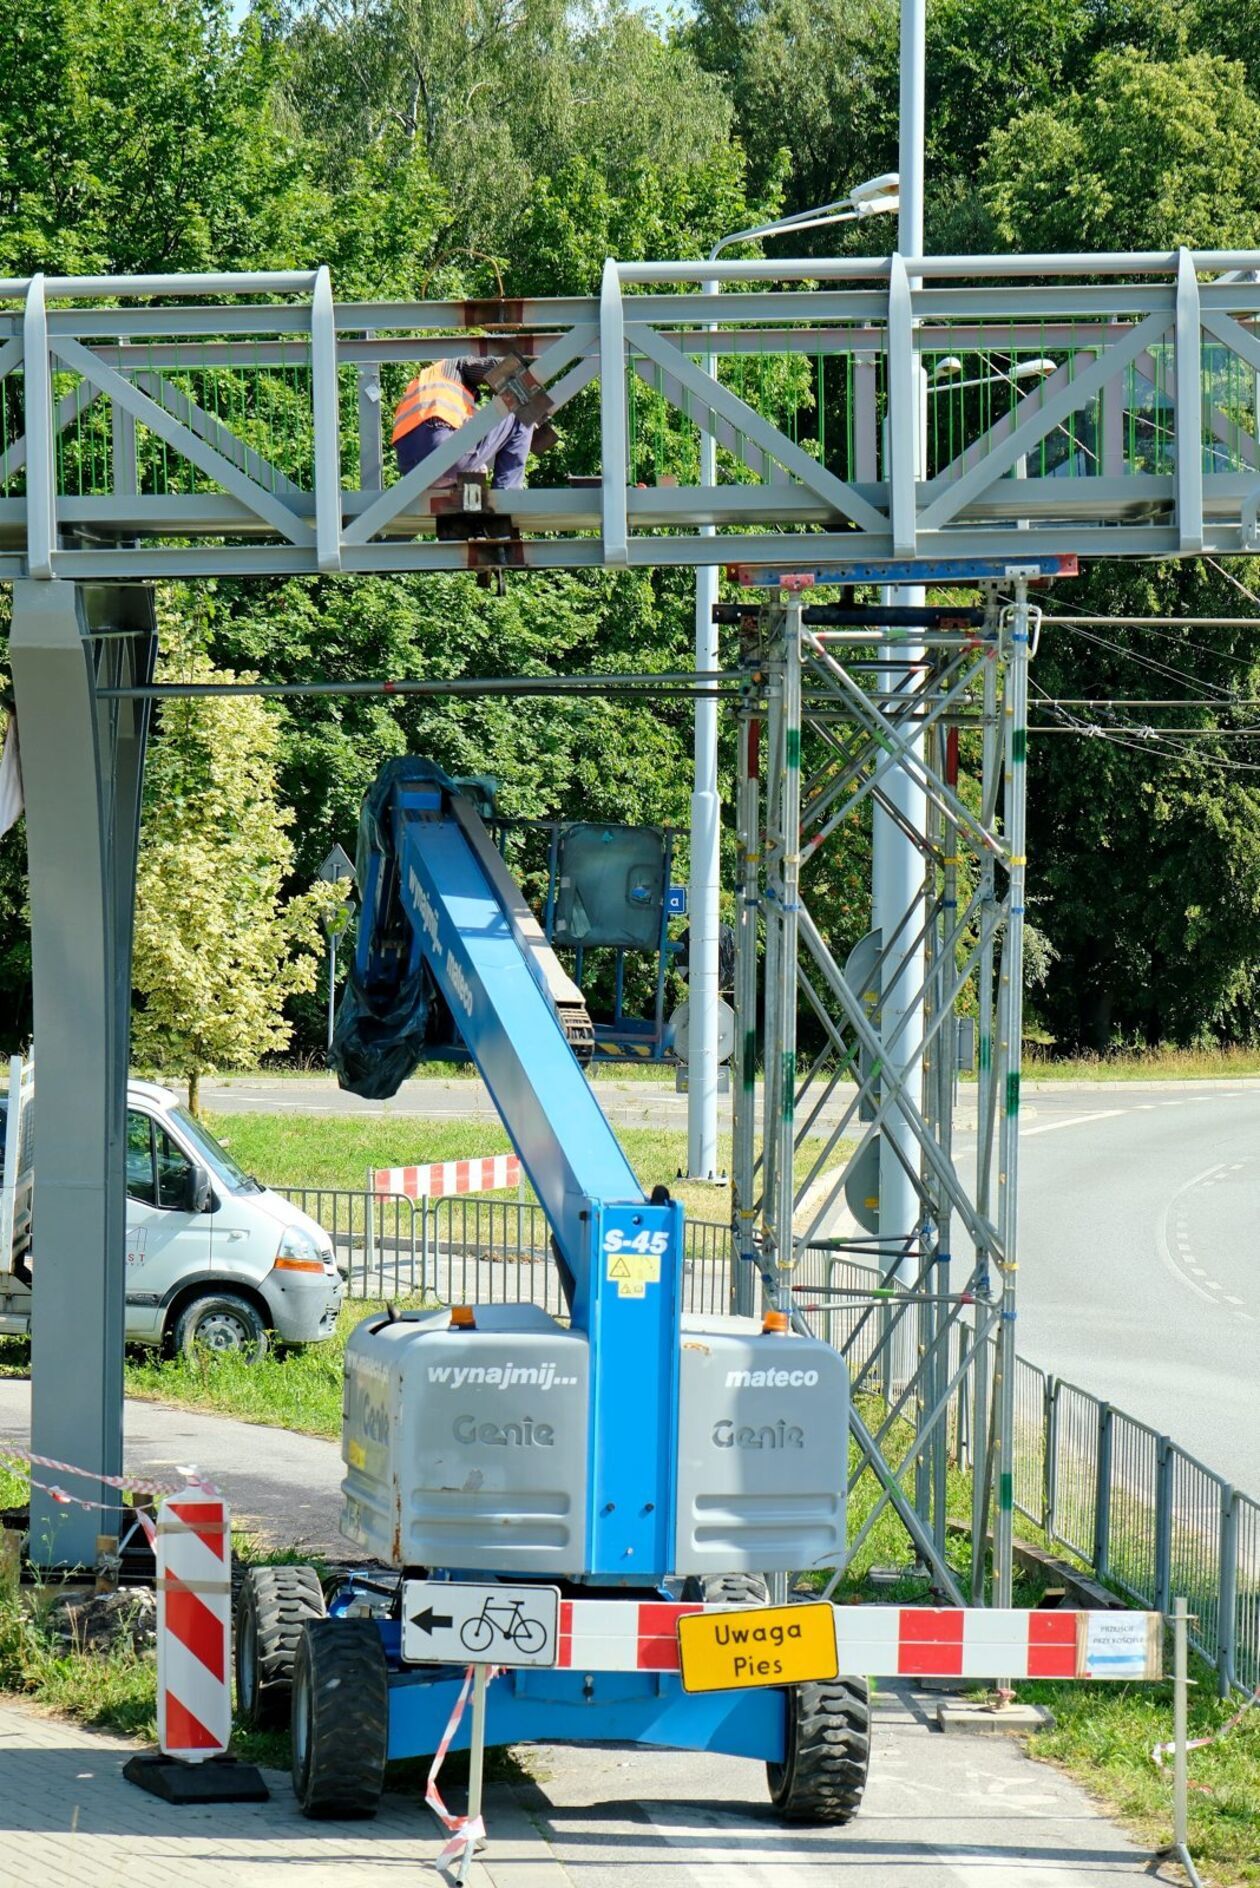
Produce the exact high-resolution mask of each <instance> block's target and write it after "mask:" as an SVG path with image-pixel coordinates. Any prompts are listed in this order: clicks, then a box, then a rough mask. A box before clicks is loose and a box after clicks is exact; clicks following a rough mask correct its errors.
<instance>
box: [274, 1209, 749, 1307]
mask: <svg viewBox="0 0 1260 1888" xmlns="http://www.w3.org/2000/svg"><path fill="white" fill-rule="evenodd" d="M273 1191H274V1192H276V1193H279V1194H282V1195H283V1197H284V1198H285V1199H286V1200H290V1201H291V1202H292V1203H293V1205H294V1206H297V1207H300V1208H301V1210H302V1211H303V1212H304V1213H307V1214H309V1215H310V1217H311V1218H312V1219H314V1220H316V1221H318V1223H319V1224H320V1225H321V1226H322V1227H323V1228H324V1230H325V1231H326V1232H327V1233H328V1235H329V1237H330V1238H331V1239H332V1242H333V1250H334V1252H335V1254H336V1258H337V1263H338V1265H339V1266H340V1268H341V1270H342V1272H343V1273H344V1275H345V1277H346V1281H347V1286H348V1290H349V1295H350V1297H351V1298H361V1299H377V1298H415V1299H419V1300H421V1301H423V1302H427V1303H429V1304H433V1305H448V1304H536V1305H541V1306H542V1308H543V1309H544V1310H546V1311H550V1312H552V1313H553V1314H555V1315H557V1316H558V1315H560V1314H561V1313H562V1312H563V1311H564V1310H565V1304H564V1296H563V1292H562V1290H561V1284H560V1273H559V1270H558V1268H557V1266H556V1265H555V1263H554V1260H553V1257H552V1251H551V1233H550V1230H549V1228H548V1226H547V1221H546V1217H545V1215H544V1213H543V1210H542V1208H541V1206H538V1205H536V1204H534V1203H533V1202H532V1201H528V1200H518V1199H511V1200H507V1199H494V1198H486V1197H484V1196H477V1197H470V1196H469V1195H467V1194H463V1195H458V1194H457V1195H452V1196H450V1197H448V1198H445V1199H436V1200H429V1199H418V1200H416V1199H412V1198H410V1196H408V1195H407V1194H403V1193H371V1192H367V1191H364V1190H362V1189H360V1190H351V1189H347V1188H342V1187H294V1186H280V1187H275V1188H274V1189H273ZM730 1264H731V1233H730V1228H729V1227H728V1226H721V1225H717V1224H714V1223H712V1222H709V1221H706V1220H691V1219H689V1220H688V1221H687V1222H686V1231H685V1248H684V1262H683V1304H684V1308H685V1309H686V1310H687V1311H690V1312H697V1313H712V1312H724V1311H726V1310H727V1309H728V1308H729V1296H730Z"/></svg>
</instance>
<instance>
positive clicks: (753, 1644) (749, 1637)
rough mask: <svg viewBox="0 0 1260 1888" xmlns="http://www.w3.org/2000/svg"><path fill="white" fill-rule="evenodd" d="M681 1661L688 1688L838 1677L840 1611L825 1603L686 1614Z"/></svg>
mask: <svg viewBox="0 0 1260 1888" xmlns="http://www.w3.org/2000/svg"><path fill="white" fill-rule="evenodd" d="M678 1663H679V1667H680V1669H681V1672H682V1684H683V1690H684V1691H739V1690H742V1689H743V1687H744V1686H746V1685H800V1684H804V1683H805V1682H806V1681H807V1680H808V1679H811V1678H835V1677H836V1676H837V1675H838V1673H839V1670H840V1658H839V1654H838V1652H837V1650H836V1616H835V1613H834V1611H833V1610H832V1608H831V1607H830V1606H829V1605H827V1604H826V1603H825V1602H821V1601H818V1602H814V1603H812V1604H811V1603H810V1602H808V1601H807V1602H805V1603H804V1604H802V1605H800V1606H758V1607H756V1608H755V1609H753V1610H752V1611H749V1612H738V1613H726V1612H715V1613H683V1614H681V1615H680V1617H679V1620H678Z"/></svg>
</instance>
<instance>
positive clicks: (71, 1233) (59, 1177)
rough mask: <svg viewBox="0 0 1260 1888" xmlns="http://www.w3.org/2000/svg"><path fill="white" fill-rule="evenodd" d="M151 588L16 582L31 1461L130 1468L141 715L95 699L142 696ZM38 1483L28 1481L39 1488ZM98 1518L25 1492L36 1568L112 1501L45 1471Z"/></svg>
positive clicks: (85, 1539) (152, 637) (86, 1535)
mask: <svg viewBox="0 0 1260 1888" xmlns="http://www.w3.org/2000/svg"><path fill="white" fill-rule="evenodd" d="M156 648H157V636H156V628H155V613H154V602H153V592H152V590H150V589H148V588H145V587H142V586H139V585H136V586H122V585H104V584H100V585H72V584H69V583H64V582H59V581H55V580H54V581H52V582H35V581H30V580H27V581H23V582H18V583H15V584H14V587H13V627H12V633H11V637H10V643H9V649H10V658H11V663H12V670H13V683H14V690H15V694H16V699H17V716H18V725H19V728H20V730H21V737H22V771H23V783H24V787H25V795H26V831H27V848H28V853H29V859H30V898H31V960H32V980H33V985H34V1005H33V1008H34V1019H35V1056H36V1070H35V1142H34V1146H35V1198H34V1247H33V1261H32V1269H33V1273H34V1294H35V1296H34V1314H33V1317H34V1329H33V1338H32V1346H31V1378H32V1383H31V1395H32V1413H31V1430H32V1447H33V1449H34V1450H35V1451H36V1452H37V1453H38V1454H41V1455H47V1456H51V1457H54V1458H55V1459H57V1460H60V1461H66V1462H73V1463H77V1464H83V1465H84V1466H85V1467H88V1468H92V1469H96V1470H98V1471H99V1472H100V1473H101V1474H105V1475H117V1474H119V1473H120V1472H121V1469H122V1414H123V1389H122V1358H123V1328H124V1292H125V1272H126V1262H125V1261H126V1250H125V1241H126V1201H125V1193H126V1167H125V1148H126V1126H127V1092H126V1091H127V1049H128V1039H129V1021H130V1006H131V936H132V905H133V900H134V893H135V871H136V844H137V839H138V835H139V824H140V787H141V780H142V775H143V768H144V745H145V736H146V733H147V724H148V707H147V704H145V703H140V702H131V701H108V702H98V701H97V699H96V688H97V686H98V684H100V685H102V686H107V685H115V686H127V685H136V684H143V683H145V682H147V681H149V680H150V679H151V678H152V671H153V661H154V656H155V653H156ZM38 1472H39V1471H37V1473H38ZM41 1479H43V1480H46V1481H53V1482H55V1483H57V1484H59V1485H60V1486H61V1487H63V1488H64V1489H65V1490H66V1492H67V1493H69V1494H72V1495H76V1496H79V1497H81V1498H82V1499H84V1500H86V1501H89V1502H91V1503H92V1504H93V1505H92V1506H91V1507H87V1508H83V1507H65V1506H62V1505H60V1504H57V1503H54V1502H53V1501H52V1500H51V1498H50V1497H49V1496H47V1495H46V1494H44V1493H43V1492H42V1491H41V1490H39V1489H32V1491H31V1541H30V1551H31V1558H32V1559H33V1560H35V1561H37V1562H39V1563H41V1564H43V1565H46V1566H55V1565H71V1564H82V1563H90V1562H91V1561H92V1560H93V1559H94V1558H95V1550H96V1535H97V1534H98V1533H101V1532H106V1533H112V1532H115V1531H116V1529H115V1527H114V1526H113V1516H114V1512H115V1510H116V1507H117V1500H116V1497H115V1496H114V1495H112V1494H111V1492H110V1491H109V1490H108V1489H103V1488H102V1487H101V1485H100V1484H99V1483H98V1482H95V1481H93V1480H92V1479H91V1478H90V1477H80V1476H73V1475H68V1474H65V1473H63V1472H61V1471H58V1472H56V1473H53V1474H50V1473H43V1474H42V1475H41Z"/></svg>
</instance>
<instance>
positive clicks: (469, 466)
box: [394, 414, 534, 492]
mask: <svg viewBox="0 0 1260 1888" xmlns="http://www.w3.org/2000/svg"><path fill="white" fill-rule="evenodd" d="M453 430H454V429H453V428H452V427H450V426H448V425H447V424H446V421H445V420H425V421H424V422H423V424H422V425H420V426H415V427H413V428H412V430H411V431H410V432H409V433H404V434H403V436H402V438H401V439H400V440H399V441H398V444H397V445H396V446H395V447H394V451H395V452H396V453H397V455H398V470H399V471H400V472H410V470H411V468H412V466H414V465H419V463H420V461H421V459H427V458H428V456H429V454H430V453H431V452H432V451H433V450H434V448H435V447H437V446H440V445H441V443H442V441H443V440H444V439H445V438H446V436H447V434H448V433H450V432H452V431H453ZM533 437H534V429H533V427H532V426H522V424H521V422H520V421H519V420H518V419H515V418H514V417H513V416H512V415H511V414H509V415H508V417H507V418H506V419H502V420H500V421H499V423H498V425H497V426H492V427H491V428H490V431H489V432H488V433H487V434H486V436H485V438H484V439H483V440H482V441H481V443H480V445H477V446H474V447H473V448H472V450H471V451H469V452H466V453H464V454H463V455H462V457H460V458H458V459H457V460H456V461H455V464H454V465H453V466H452V467H451V469H450V471H449V472H444V473H443V474H442V477H441V478H440V479H439V480H438V481H437V483H438V484H439V485H450V484H451V483H452V481H453V480H454V478H455V476H456V474H457V473H460V472H480V471H482V470H483V469H484V470H489V471H491V473H492V477H491V480H490V483H491V484H492V485H493V487H494V489H495V491H496V492H506V491H510V490H511V488H512V487H513V486H516V485H524V483H525V461H526V460H527V459H528V457H529V448H530V442H531V441H532V440H533Z"/></svg>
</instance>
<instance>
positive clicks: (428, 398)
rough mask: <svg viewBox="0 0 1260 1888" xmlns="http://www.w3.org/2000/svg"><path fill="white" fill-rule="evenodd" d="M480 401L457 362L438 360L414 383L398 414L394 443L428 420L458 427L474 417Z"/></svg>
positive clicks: (398, 409)
mask: <svg viewBox="0 0 1260 1888" xmlns="http://www.w3.org/2000/svg"><path fill="white" fill-rule="evenodd" d="M476 405H477V403H476V401H475V400H474V399H473V397H472V395H471V393H469V391H468V389H467V387H466V386H465V385H464V383H463V381H462V380H461V379H460V377H459V375H458V374H457V373H456V371H455V363H454V362H453V361H434V363H433V365H432V367H426V368H425V370H424V372H423V373H422V374H419V375H417V377H416V378H415V379H414V380H413V381H412V382H411V384H410V386H409V387H408V388H407V391H406V393H404V395H403V397H402V399H401V400H400V401H399V402H398V406H397V409H396V411H395V413H394V430H393V433H392V435H391V441H390V443H391V444H392V445H395V446H396V445H397V444H398V441H399V440H400V439H401V438H402V437H403V436H404V434H406V433H410V432H412V431H414V429H415V428H416V427H417V426H423V425H424V422H425V421H426V420H442V421H443V422H444V423H445V424H446V425H447V426H451V427H458V426H462V425H463V424H464V421H465V420H467V419H471V418H472V415H473V413H474V411H475V410H476Z"/></svg>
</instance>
